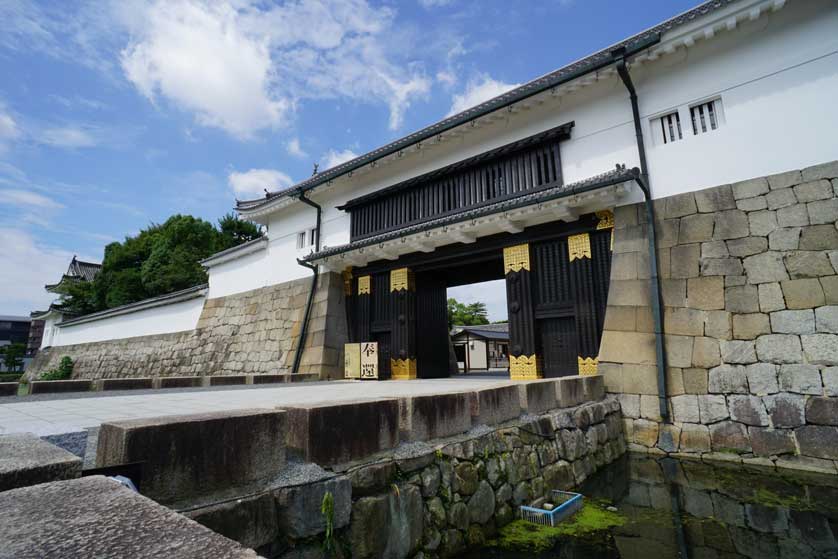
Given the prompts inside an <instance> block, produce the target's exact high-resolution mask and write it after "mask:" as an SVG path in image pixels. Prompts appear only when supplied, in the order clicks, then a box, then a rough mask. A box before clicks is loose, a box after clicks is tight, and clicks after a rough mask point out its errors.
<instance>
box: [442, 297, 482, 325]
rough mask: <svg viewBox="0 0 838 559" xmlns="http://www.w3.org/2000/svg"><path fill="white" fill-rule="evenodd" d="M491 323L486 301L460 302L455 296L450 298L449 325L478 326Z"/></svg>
mask: <svg viewBox="0 0 838 559" xmlns="http://www.w3.org/2000/svg"><path fill="white" fill-rule="evenodd" d="M479 324H489V315H488V312H487V311H486V303H481V302H477V303H469V304H465V303H460V302H459V301H457V300H456V299H454V298H451V299H448V327H449V328H450V327H452V326H455V325H456V326H477V325H479Z"/></svg>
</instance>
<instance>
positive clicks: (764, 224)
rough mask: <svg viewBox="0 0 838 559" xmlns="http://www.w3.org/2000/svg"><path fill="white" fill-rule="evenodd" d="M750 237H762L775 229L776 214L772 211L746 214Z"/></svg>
mask: <svg viewBox="0 0 838 559" xmlns="http://www.w3.org/2000/svg"><path fill="white" fill-rule="evenodd" d="M748 223H749V225H750V228H751V235H754V236H756V237H762V236H765V235H768V234H769V233H771V232H772V231H774V230H775V229H777V227H778V225H777V214H776V212H774V210H760V211H756V212H751V213H749V214H748Z"/></svg>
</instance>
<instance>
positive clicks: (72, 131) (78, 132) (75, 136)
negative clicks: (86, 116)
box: [40, 126, 99, 149]
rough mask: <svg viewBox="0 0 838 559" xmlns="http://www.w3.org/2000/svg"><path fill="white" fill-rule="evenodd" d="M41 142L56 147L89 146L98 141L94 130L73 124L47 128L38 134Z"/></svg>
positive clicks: (73, 147) (94, 144)
mask: <svg viewBox="0 0 838 559" xmlns="http://www.w3.org/2000/svg"><path fill="white" fill-rule="evenodd" d="M40 140H41V142H42V143H44V144H47V145H50V146H53V147H58V148H69V149H75V148H89V147H94V146H96V145H97V144H98V143H99V140H98V138H96V136H95V132H94V131H93V130H90V129H84V128H80V127H75V126H65V127H61V128H49V129H47V130H44V131H43V132H41V134H40Z"/></svg>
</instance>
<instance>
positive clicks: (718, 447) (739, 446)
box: [710, 421, 751, 452]
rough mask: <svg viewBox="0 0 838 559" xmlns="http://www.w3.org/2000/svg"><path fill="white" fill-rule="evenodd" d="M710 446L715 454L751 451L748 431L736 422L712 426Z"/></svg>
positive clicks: (723, 422)
mask: <svg viewBox="0 0 838 559" xmlns="http://www.w3.org/2000/svg"><path fill="white" fill-rule="evenodd" d="M710 444H711V446H712V447H713V450H714V451H715V452H729V451H738V452H750V451H751V441H750V438H749V437H748V430H747V429H746V428H745V426H744V425H742V424H741V423H736V422H735V421H722V422H719V423H714V424H713V425H711V426H710Z"/></svg>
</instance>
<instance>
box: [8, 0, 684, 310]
mask: <svg viewBox="0 0 838 559" xmlns="http://www.w3.org/2000/svg"><path fill="white" fill-rule="evenodd" d="M694 4H695V2H691V1H682V0H648V1H639V2H622V1H612V2H607V1H597V0H591V1H582V0H575V1H574V0H558V1H556V2H546V1H517V2H508V1H491V0H482V1H467V0H405V1H401V2H395V1H385V2H365V1H364V0H344V1H340V0H318V1H305V0H302V1H297V2H279V1H277V2H271V1H269V0H259V1H253V2H249V1H248V0H230V1H229V2H224V1H222V0H215V1H212V2H200V1H198V0H168V1H165V2H155V1H148V2H143V1H127V0H120V1H113V2H108V1H106V0H99V1H97V2H75V1H69V0H68V1H62V2H42V3H41V2H34V3H30V2H25V1H19V0H0V314H28V313H29V311H30V310H33V309H35V308H43V307H44V306H46V305H47V304H48V303H49V301H50V296H49V295H47V294H46V293H44V291H43V285H44V284H45V283H47V282H51V281H54V280H56V279H57V278H58V277H59V276H60V274H61V273H62V272H63V271H64V269H65V268H66V265H67V263H68V262H69V260H70V258H71V257H72V255H73V254H78V255H79V256H80V257H82V258H85V259H91V260H96V261H100V260H101V258H102V252H103V248H104V246H105V245H106V244H107V243H109V242H112V241H115V240H120V239H122V238H123V237H124V236H125V235H128V234H134V233H136V232H137V231H139V230H140V229H142V228H143V227H144V226H146V225H147V224H149V223H151V222H161V221H164V220H165V219H166V218H167V217H168V216H169V215H171V214H174V213H188V214H193V215H196V216H200V217H203V218H205V219H208V220H212V221H215V220H217V219H218V218H219V217H221V216H222V215H223V214H224V213H226V212H229V211H230V210H231V208H232V206H233V204H234V200H235V198H236V197H239V198H242V199H246V198H251V197H256V196H259V195H260V194H261V193H262V189H263V188H268V189H274V188H278V187H282V186H288V185H289V184H292V183H293V182H296V181H298V180H301V179H303V178H305V177H307V176H309V175H310V174H311V169H312V165H313V163H315V162H317V163H319V164H320V168H321V170H322V169H325V168H326V167H328V166H330V165H333V164H336V163H339V162H341V161H343V160H345V159H346V158H349V157H352V156H354V155H356V154H361V153H364V152H366V151H369V150H370V149H373V148H375V147H377V146H379V145H381V144H384V143H387V142H389V141H391V140H393V139H396V138H398V137H401V136H403V135H405V134H408V133H410V132H411V131H413V130H416V129H417V128H421V127H423V126H425V125H428V124H430V123H432V122H434V121H436V120H439V119H440V118H442V117H444V116H446V115H447V114H449V113H451V112H452V111H457V110H461V109H464V108H466V107H468V106H470V105H473V104H476V103H478V102H480V101H483V100H485V99H487V98H489V97H492V96H494V95H496V94H499V93H501V92H502V91H504V90H505V89H508V88H510V87H512V86H514V85H516V84H520V83H523V82H526V81H528V80H531V79H533V78H535V77H537V76H539V75H541V74H544V73H546V72H549V71H551V70H554V69H556V68H558V67H560V66H562V65H564V64H566V63H568V62H571V61H573V60H575V59H577V58H580V57H582V56H585V55H587V54H589V53H591V52H593V51H595V50H598V49H600V48H603V47H605V46H607V45H609V44H611V43H614V42H616V41H618V40H620V39H622V38H624V37H626V36H628V35H631V34H633V33H635V32H638V31H640V30H642V29H644V28H646V27H649V26H651V25H654V24H655V23H657V22H659V21H661V20H663V19H665V18H668V17H670V16H672V15H675V14H677V13H679V12H681V11H684V10H685V9H688V8H689V7H691V6H692V5H694ZM472 292H474V291H473V290H472ZM494 292H498V293H499V291H498V290H497V289H495V290H494V291H493V293H494ZM498 293H496V294H495V295H493V297H494V298H495V299H497V297H498V296H499V295H498ZM466 295H468V294H467V293H465V292H464V294H463V298H465V299H468V298H469V297H468V296H466ZM500 296H501V297H502V295H500ZM484 298H485V297H484ZM501 302H502V301H501ZM501 307H502V304H501V303H500V302H497V301H496V302H495V303H491V302H490V309H491V310H492V314H493V318H502V316H501V314H503V312H502V309H501Z"/></svg>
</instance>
